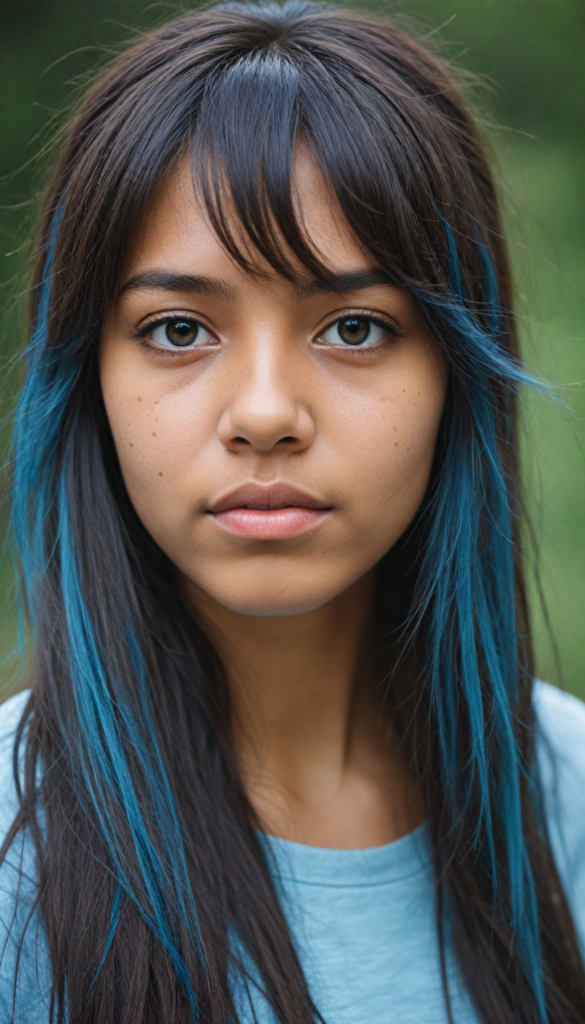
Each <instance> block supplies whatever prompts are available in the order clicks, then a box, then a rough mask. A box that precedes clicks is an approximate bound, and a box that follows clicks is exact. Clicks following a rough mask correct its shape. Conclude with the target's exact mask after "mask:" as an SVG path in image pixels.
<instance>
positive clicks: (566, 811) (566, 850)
mask: <svg viewBox="0 0 585 1024" xmlns="http://www.w3.org/2000/svg"><path fill="white" fill-rule="evenodd" d="M534 705H535V710H536V714H537V719H538V723H539V739H538V746H537V754H538V763H539V767H540V773H541V778H542V783H543V790H544V802H545V811H546V815H547V820H548V825H549V831H550V839H551V845H552V848H553V854H554V857H555V860H556V863H557V867H558V870H559V874H560V876H561V880H562V882H563V885H564V888H565V892H566V894H567V897H568V900H569V903H570V906H571V910H572V912H573V917H574V920H575V924H576V926H577V930H578V932H579V936H580V939H581V943H582V947H583V949H584V951H585V704H584V703H583V702H582V701H581V700H579V699H578V698H577V697H574V696H572V694H569V693H564V692H563V691H562V690H559V689H558V688H557V687H555V686H550V685H548V684H547V683H542V682H538V683H537V684H536V686H535V690H534Z"/></svg>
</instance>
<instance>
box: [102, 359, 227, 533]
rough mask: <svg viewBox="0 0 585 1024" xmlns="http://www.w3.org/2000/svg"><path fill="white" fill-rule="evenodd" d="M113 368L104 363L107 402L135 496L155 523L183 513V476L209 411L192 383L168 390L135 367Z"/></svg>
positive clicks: (151, 524)
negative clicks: (192, 389)
mask: <svg viewBox="0 0 585 1024" xmlns="http://www.w3.org/2000/svg"><path fill="white" fill-rule="evenodd" d="M112 369H113V368H111V367H107V370H106V371H105V372H104V369H102V393H103V397H104V404H105V407H106V412H107V416H108V420H109V423H110V428H111V430H112V435H113V438H114V443H115V445H116V451H117V454H118V460H119V462H120V468H121V470H122V476H123V478H124V482H125V484H126V488H127V490H128V494H129V496H130V500H131V501H132V503H133V505H134V507H135V509H136V511H137V512H138V515H139V516H140V518H141V519H142V521H143V522H144V524H145V526H146V527H147V529H151V528H152V527H155V526H156V524H157V523H158V521H159V520H169V519H171V520H172V519H174V518H175V517H176V516H180V515H183V514H184V508H183V506H184V496H182V489H183V488H182V477H183V476H184V474H185V470H186V468H187V466H188V465H191V464H192V462H193V461H195V459H196V458H197V451H198V450H199V449H200V447H201V445H202V443H203V441H204V438H205V436H206V424H207V421H208V418H209V414H208V411H207V410H206V409H205V404H204V402H202V401H201V400H199V401H198V402H194V401H193V399H192V397H191V398H190V397H189V388H188V387H187V388H179V389H173V390H172V391H165V389H164V388H161V386H160V381H159V380H156V381H155V380H153V379H152V380H151V379H150V375H149V374H148V373H141V372H140V371H138V372H137V371H136V368H135V367H134V368H133V371H134V372H129V369H130V368H126V370H125V369H124V367H118V368H117V372H112ZM127 371H128V372H127ZM207 432H208V430H207Z"/></svg>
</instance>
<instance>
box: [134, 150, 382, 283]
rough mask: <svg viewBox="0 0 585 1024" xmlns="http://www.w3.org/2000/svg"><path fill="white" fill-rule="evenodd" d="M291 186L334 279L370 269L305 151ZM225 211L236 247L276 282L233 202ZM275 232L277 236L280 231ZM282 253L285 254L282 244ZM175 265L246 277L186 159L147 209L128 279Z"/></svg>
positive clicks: (301, 273)
mask: <svg viewBox="0 0 585 1024" xmlns="http://www.w3.org/2000/svg"><path fill="white" fill-rule="evenodd" d="M291 184H292V199H293V207H294V212H295V216H296V218H297V222H298V224H299V226H300V228H301V231H302V233H303V235H304V237H305V238H306V240H307V242H308V243H309V246H310V248H311V249H312V251H313V252H314V253H315V255H316V256H317V258H318V260H319V262H320V263H321V264H322V265H323V267H324V268H326V270H327V271H330V272H331V275H332V277H336V276H339V275H341V274H343V273H344V272H349V271H350V270H351V271H352V272H354V271H355V269H356V267H359V266H363V267H364V268H365V267H368V266H370V265H371V260H370V259H369V258H368V256H367V254H365V253H364V251H363V248H362V246H361V245H360V244H359V242H358V241H357V239H356V238H355V236H354V235H353V233H352V232H351V230H350V228H349V225H348V224H347V222H346V220H345V218H344V216H343V213H342V211H341V209H340V207H339V203H338V202H337V199H336V197H335V195H334V194H333V193H332V191H331V190H330V189H329V188H328V186H327V183H326V181H325V178H324V176H323V174H322V172H321V170H320V168H319V167H318V165H317V164H316V162H315V160H314V159H313V157H312V156H311V154H310V152H309V150H308V148H307V147H304V146H299V147H298V148H297V152H296V154H295V159H294V163H293V172H292V181H291ZM226 210H227V217H228V227H229V229H230V231H231V233H232V234H233V236H234V238H235V239H236V242H237V245H238V248H240V249H241V251H242V252H243V253H244V254H245V255H246V257H247V258H248V259H250V261H251V262H252V263H253V264H254V266H255V268H257V270H258V272H259V274H260V275H261V276H262V277H266V278H271V277H274V276H275V272H274V270H273V269H272V268H271V267H270V266H269V265H268V264H267V263H266V262H265V261H264V260H263V258H262V257H261V256H260V255H259V254H258V253H257V252H255V251H254V248H253V246H252V244H251V242H250V240H249V238H248V237H247V236H246V234H245V232H244V229H243V228H242V226H241V224H240V223H239V221H238V220H237V218H236V217H235V215H234V214H232V215H230V206H229V201H228V203H226ZM276 231H277V234H278V229H276ZM282 249H283V252H286V249H287V247H286V245H285V243H284V240H283V242H282ZM177 261H178V262H179V263H180V264H181V265H182V266H186V265H187V264H188V265H189V267H190V269H191V270H192V271H195V272H197V273H205V274H206V275H209V276H215V275H219V274H221V276H223V277H225V276H226V274H227V273H228V269H229V272H230V273H231V274H232V275H237V274H240V275H242V274H243V271H242V269H241V268H240V267H239V266H238V265H237V264H236V262H235V260H233V259H232V258H231V256H230V255H229V254H228V253H227V252H226V250H225V249H224V247H223V246H222V244H221V242H220V241H219V239H218V237H217V235H216V233H215V231H214V229H213V227H212V225H211V223H210V220H209V217H208V214H207V211H206V209H205V206H204V202H203V200H202V198H201V196H200V194H199V190H198V187H197V183H196V180H195V179H194V175H193V169H192V166H191V163H190V160H189V158H188V157H184V158H182V159H181V161H180V162H179V163H178V164H177V165H176V167H175V168H174V169H173V170H172V172H171V173H170V174H169V175H168V176H167V178H166V179H165V180H164V181H163V182H162V184H161V185H160V186H159V188H158V190H157V192H156V193H155V195H154V197H153V199H152V201H151V203H150V205H149V207H148V208H147V210H146V212H145V215H144V218H143V221H142V224H141V227H140V230H139V232H138V235H137V238H136V242H135V245H134V247H133V250H132V252H131V254H130V259H129V260H128V263H127V272H126V274H125V277H128V276H131V275H133V274H136V273H137V272H141V271H144V270H145V269H148V267H149V266H153V265H156V266H171V265H177ZM287 262H290V265H291V268H292V269H293V271H295V270H298V277H299V280H303V279H305V278H306V276H307V273H306V270H305V269H304V268H303V267H302V266H301V265H300V264H299V263H298V261H297V260H296V259H295V257H294V256H292V254H291V255H290V260H288V261H287ZM244 276H245V275H244Z"/></svg>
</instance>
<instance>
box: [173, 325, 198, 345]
mask: <svg viewBox="0 0 585 1024" xmlns="http://www.w3.org/2000/svg"><path fill="white" fill-rule="evenodd" d="M165 334H166V337H167V340H168V341H170V343H171V345H178V346H179V348H184V346H185V345H192V344H193V342H194V341H197V335H198V334H199V324H196V323H195V322H194V321H193V320H169V322H168V323H167V325H166V327H165Z"/></svg>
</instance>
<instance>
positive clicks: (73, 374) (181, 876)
mask: <svg viewBox="0 0 585 1024" xmlns="http://www.w3.org/2000/svg"><path fill="white" fill-rule="evenodd" d="M60 218H61V209H59V210H58V211H57V213H56V214H55V217H54V221H53V225H52V230H51V234H50V239H49V242H48V245H47V251H46V261H45V268H44V274H43V279H42V282H41V285H40V297H39V307H38V314H37V322H36V327H35V330H34V332H33V334H32V337H31V341H30V344H29V347H28V349H27V353H26V368H27V373H26V380H25V383H24V387H23V389H22V391H21V394H20V399H19V402H18V405H17V410H16V417H15V420H16V422H15V434H14V460H15V472H14V484H13V505H12V508H13V512H12V526H13V536H14V538H15V542H16V552H17V558H18V561H19V563H20V566H21V576H22V579H23V584H24V598H25V600H26V606H27V608H28V610H29V613H30V617H31V624H32V629H33V635H34V633H35V618H36V616H35V592H36V589H37V585H38V584H39V581H41V580H42V577H43V575H44V573H46V572H47V571H49V569H50V568H51V566H56V567H57V571H58V573H59V578H60V584H61V591H62V599H63V607H64V612H65V619H66V634H67V637H68V640H69V672H70V679H71V686H72V691H73V696H74V702H75V710H76V714H77V723H78V725H77V727H76V736H75V738H74V739H75V741H76V742H75V750H73V742H72V737H71V736H70V735H69V734H68V725H67V723H65V722H64V721H63V723H62V726H63V727H62V735H63V737H64V739H65V742H66V743H67V744H68V746H69V753H70V755H71V758H70V760H71V763H72V764H76V766H77V770H78V771H79V772H80V782H82V783H83V785H82V786H80V790H79V792H78V793H77V796H78V799H79V800H80V803H81V805H82V806H83V805H84V804H85V805H86V803H87V800H88V799H89V800H90V801H91V808H87V809H88V810H91V811H92V815H91V817H92V819H93V820H96V821H97V822H98V823H99V828H100V833H101V839H102V842H103V844H104V847H105V849H106V851H107V855H108V858H109V865H110V870H111V871H112V874H113V877H114V879H115V891H114V899H113V904H112V911H111V921H110V927H109V931H108V936H107V939H106V943H105V948H104V949H103V951H102V955H101V961H100V963H99V965H98V968H97V971H96V974H95V977H94V979H93V981H92V982H91V984H90V986H89V990H91V988H92V987H93V985H94V984H95V981H96V979H97V977H98V976H99V973H100V971H101V970H102V968H103V965H104V963H105V961H106V958H107V955H108V952H109V949H110V947H111V944H112V942H113V939H114V935H115V932H116V928H117V926H118V922H119V919H120V913H121V906H122V894H125V895H126V897H127V898H128V899H129V900H131V901H132V903H133V904H134V905H135V906H136V907H137V908H138V911H139V912H140V914H141V915H142V917H143V919H144V920H145V922H146V923H147V925H148V927H149V928H150V929H151V930H152V933H153V935H154V936H155V937H156V938H157V939H158V941H159V942H160V944H161V946H162V947H163V948H164V950H165V951H166V952H167V954H168V956H169V959H170V961H171V963H172V966H173V969H174V971H175V974H176V977H177V980H178V983H179V985H180V986H181V988H182V990H183V992H184V993H185V995H186V997H187V999H188V1003H189V1006H190V1011H191V1014H192V1018H193V1020H197V1019H198V1017H199V1013H198V1002H197V996H196V993H195V991H194V989H193V985H192V981H191V977H190V972H189V969H188V966H187V964H188V961H189V960H191V961H193V959H194V958H198V961H199V963H202V964H203V967H205V965H204V957H203V950H202V944H201V936H200V933H199V928H198V924H197V920H198V918H197V907H196V901H195V896H194V893H193V890H192V885H191V881H190V877H189V873H188V870H187V861H186V853H185V837H184V834H183V830H182V827H181V824H180V820H179V814H178V810H177V806H176V801H175V797H174V793H173V790H172V786H171V783H170V780H169V778H168V773H167V770H166V768H165V764H164V761H163V758H162V755H161V751H160V744H159V739H158V734H157V726H156V723H155V717H154V714H153V709H152V705H151V700H150V694H149V687H148V682H147V673H146V670H145V666H144V664H143V658H142V652H141V650H140V644H139V642H138V639H137V629H136V626H135V624H134V623H133V622H132V621H128V622H126V623H124V622H122V623H120V628H121V631H122V634H123V637H124V641H125V647H126V653H127V659H126V660H127V664H126V666H125V668H126V671H127V670H128V666H130V667H131V669H132V670H133V673H134V681H133V682H134V690H135V692H136V690H138V691H139V692H140V699H141V715H140V718H139V719H138V718H137V716H136V715H135V714H134V713H133V711H132V708H131V705H130V701H129V699H128V676H127V675H126V676H125V677H122V675H121V674H120V676H119V677H115V676H114V677H112V675H111V674H108V673H107V672H106V669H105V662H106V659H105V657H104V652H103V650H102V648H101V642H100V639H99V636H98V632H99V631H98V630H97V629H96V624H95V623H94V622H93V621H92V617H91V615H90V613H89V610H88V608H87V605H86V602H85V600H84V593H83V586H82V581H81V579H80V571H79V567H78V563H77V553H76V549H75V544H74V540H73V531H72V528H71V522H70V494H69V489H70V483H71V479H72V476H73V475H74V474H73V469H72V467H73V446H72V437H73V436H74V434H75V430H76V424H75V421H74V420H75V415H76V413H75V409H74V404H73V402H72V399H73V396H74V393H75V390H76V385H77V382H78V379H79V374H80V370H81V353H80V346H79V345H78V344H77V342H76V339H72V340H71V341H69V342H62V343H61V342H60V343H59V344H58V345H54V346H53V345H51V344H49V314H50V306H51V281H52V264H53V256H54V252H55V246H56V243H57V236H58V229H59V222H60ZM67 417H73V422H72V423H70V424H69V427H70V429H69V432H68V434H67V441H66V443H65V444H64V445H63V444H62V443H61V442H62V438H63V433H64V423H65V420H66V418H67ZM50 515H55V517H56V520H57V522H58V532H57V538H56V542H55V543H54V545H53V547H52V549H51V550H47V549H46V541H45V536H46V530H45V526H46V520H47V517H48V516H50ZM129 749H130V750H131V751H132V756H133V759H134V765H135V766H136V764H137V765H138V768H139V772H140V778H141V779H142V781H143V785H146V787H147V792H148V798H149V803H150V813H151V816H152V819H153V820H152V822H151V825H152V826H153V827H154V829H155V830H156V834H157V836H158V839H159V844H158V846H157V845H156V844H155V843H154V842H153V839H152V835H151V831H150V830H149V828H148V827H147V822H146V820H145V812H144V808H143V806H142V805H141V800H140V796H139V794H138V792H137V791H136V787H135V784H134V781H133V774H132V770H131V767H130V764H129V761H128V750H129ZM83 794H85V795H83ZM113 808H115V809H116V810H117V811H119V812H121V813H122V815H123V816H124V819H125V821H126V822H127V824H128V827H129V831H130V835H131V839H132V845H133V858H132V863H133V865H135V870H131V869H130V867H131V866H130V863H129V860H128V856H127V854H126V852H125V850H124V849H123V847H122V846H121V845H120V841H119V836H118V834H117V830H116V827H115V822H114V818H113V814H112V809H113ZM169 906H172V907H173V908H174V910H175V920H179V921H182V922H184V923H185V927H186V928H187V925H188V923H190V924H191V928H190V930H189V931H188V934H187V944H188V948H184V941H183V936H181V935H179V934H177V928H176V927H173V925H172V924H171V921H170V918H169V913H168V910H169ZM88 994H89V992H88Z"/></svg>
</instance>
